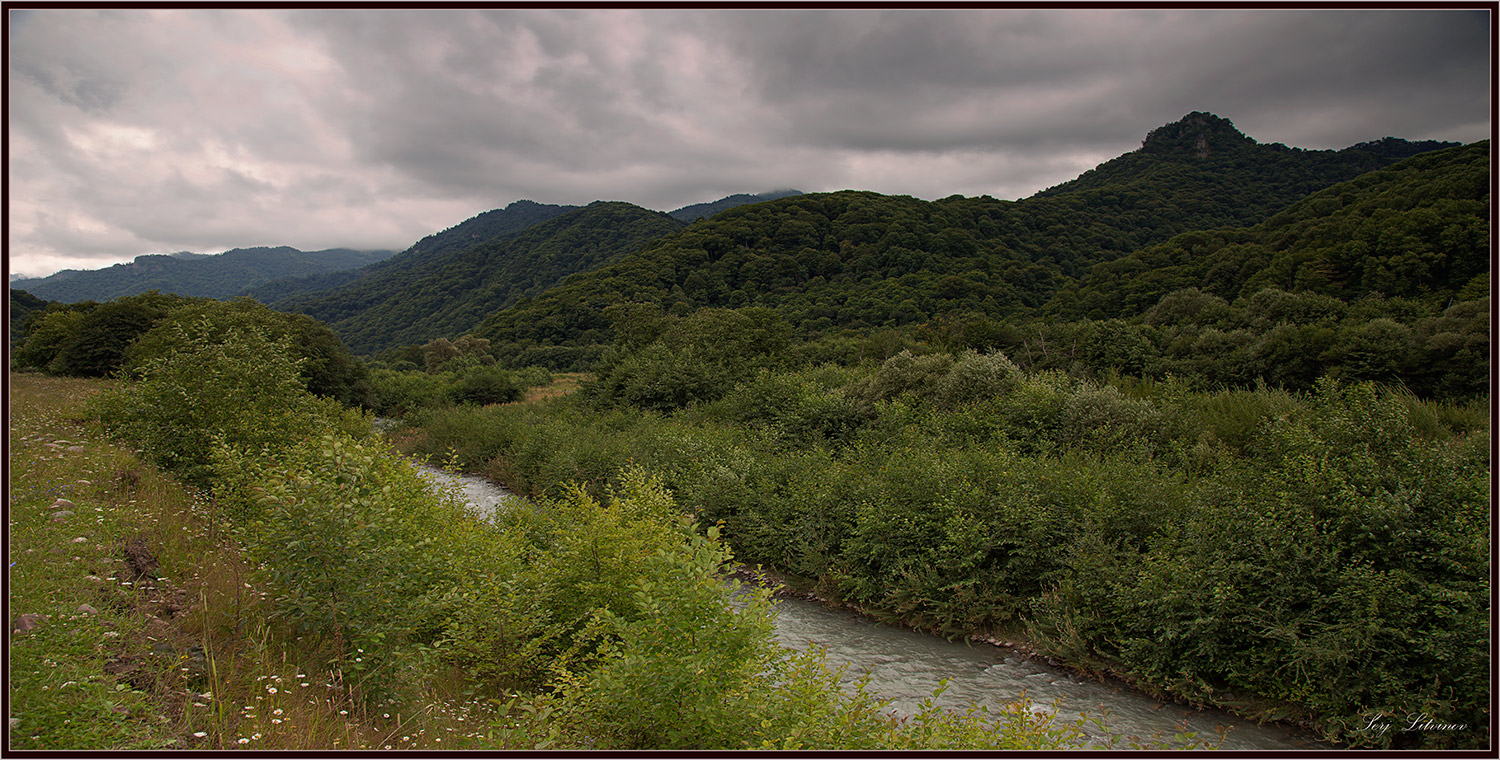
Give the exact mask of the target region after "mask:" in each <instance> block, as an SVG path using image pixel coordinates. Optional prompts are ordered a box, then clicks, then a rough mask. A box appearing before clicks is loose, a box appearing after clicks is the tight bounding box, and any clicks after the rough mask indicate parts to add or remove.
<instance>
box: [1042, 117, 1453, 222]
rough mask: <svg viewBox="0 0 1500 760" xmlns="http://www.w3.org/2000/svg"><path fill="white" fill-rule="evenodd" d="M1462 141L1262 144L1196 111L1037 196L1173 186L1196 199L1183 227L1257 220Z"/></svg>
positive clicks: (1389, 139) (1186, 209) (1188, 207)
mask: <svg viewBox="0 0 1500 760" xmlns="http://www.w3.org/2000/svg"><path fill="white" fill-rule="evenodd" d="M1457 145H1459V143H1454V142H1437V141H1433V140H1427V141H1423V142H1409V141H1406V140H1402V139H1399V138H1395V137H1386V138H1384V139H1381V140H1375V141H1370V142H1364V143H1360V144H1358V145H1354V146H1351V147H1349V148H1345V149H1343V150H1337V151H1334V150H1304V149H1302V148H1289V147H1287V146H1285V145H1282V144H1280V143H1270V144H1261V143H1257V142H1256V141H1255V140H1254V139H1253V138H1251V137H1249V136H1247V135H1245V134H1243V133H1242V132H1240V131H1239V130H1238V129H1236V128H1235V126H1234V124H1233V122H1231V121H1229V120H1228V119H1224V118H1221V117H1218V116H1215V115H1213V114H1210V113H1203V112H1193V113H1191V114H1188V115H1187V116H1185V117H1183V118H1182V119H1181V120H1179V121H1176V122H1172V123H1171V124H1165V125H1163V126H1160V127H1157V128H1156V129H1153V130H1151V132H1150V133H1149V134H1147V135H1146V139H1145V140H1143V141H1142V143H1141V147H1140V149H1139V150H1136V151H1132V152H1130V153H1126V154H1125V155H1123V156H1120V157H1118V158H1115V159H1111V160H1109V161H1106V162H1104V163H1103V164H1100V165H1099V166H1097V167H1095V168H1093V169H1090V170H1089V171H1087V172H1084V173H1083V174H1082V175H1079V177H1078V178H1076V179H1073V180H1070V181H1068V182H1064V183H1063V184H1061V185H1057V186H1054V187H1050V188H1048V189H1046V190H1043V191H1041V192H1038V193H1036V194H1035V195H1033V196H1031V197H1032V198H1033V199H1036V198H1048V197H1056V196H1062V195H1068V194H1075V193H1080V192H1089V191H1100V190H1104V189H1106V188H1108V189H1110V190H1111V191H1113V192H1130V191H1136V192H1150V190H1151V189H1154V188H1155V189H1159V188H1162V187H1164V186H1167V185H1173V186H1175V192H1176V193H1177V194H1179V195H1186V196H1191V197H1192V198H1194V200H1195V202H1194V203H1192V204H1190V205H1185V206H1183V207H1182V208H1181V211H1183V212H1184V214H1183V217H1182V219H1181V220H1180V222H1179V224H1181V225H1182V231H1187V230H1190V229H1210V228H1212V227H1214V226H1219V225H1222V224H1223V223H1225V222H1230V223H1232V224H1233V225H1234V226H1247V225H1250V224H1255V223H1257V222H1259V221H1260V220H1262V219H1264V218H1266V217H1268V216H1270V215H1271V214H1273V213H1275V212H1277V211H1280V210H1282V209H1283V208H1285V207H1286V206H1288V205H1290V204H1291V203H1292V202H1293V201H1295V200H1297V199H1299V198H1301V197H1303V196H1305V195H1307V194H1308V193H1311V192H1314V191H1317V190H1320V189H1322V188H1325V187H1327V186H1329V185H1331V184H1334V183H1335V182H1342V181H1344V180H1348V179H1353V178H1354V177H1357V176H1359V175H1360V174H1363V173H1365V172H1368V171H1373V170H1375V169H1379V168H1381V167H1383V166H1387V165H1389V164H1391V163H1393V162H1395V161H1398V160H1401V159H1404V158H1408V157H1410V156H1413V155H1416V154H1418V153H1422V152H1426V151H1431V150H1437V149H1441V148H1451V147H1456V146H1457Z"/></svg>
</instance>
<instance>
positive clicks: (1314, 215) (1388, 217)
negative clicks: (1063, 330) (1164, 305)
mask: <svg viewBox="0 0 1500 760" xmlns="http://www.w3.org/2000/svg"><path fill="white" fill-rule="evenodd" d="M1489 183H1490V143H1489V141H1488V140H1483V141H1480V142H1476V143H1472V144H1470V145H1466V146H1463V147H1460V148H1451V149H1447V150H1442V151H1438V152H1429V153H1425V154H1423V155H1419V156H1416V157H1414V158H1411V159H1408V160H1405V161H1402V162H1400V163H1398V164H1394V165H1392V166H1390V167H1388V168H1385V169H1380V170H1376V171H1372V172H1369V173H1366V174H1363V175H1361V176H1359V177H1356V178H1355V179H1352V180H1350V181H1348V182H1343V183H1340V184H1338V185H1335V186H1333V187H1330V188H1327V189H1324V190H1321V191H1319V192H1316V193H1313V194H1312V195H1309V196H1308V197H1306V198H1304V199H1303V200H1301V201H1298V202H1297V203H1296V204H1294V205H1293V206H1292V207H1291V208H1288V209H1286V210H1285V211H1282V212H1281V213H1278V214H1276V215H1274V216H1272V217H1271V218H1269V219H1267V220H1265V221H1264V222H1261V223H1260V224H1258V225H1255V226H1253V227H1243V228H1235V229H1221V230H1212V231H1207V230H1200V231H1193V232H1189V233H1185V234H1183V235H1179V236H1176V237H1174V238H1172V239H1171V240H1168V241H1166V242H1164V243H1161V244H1158V245H1153V246H1148V247H1145V248H1142V249H1140V250H1137V251H1134V252H1132V253H1131V254H1129V255H1127V256H1124V257H1121V258H1119V259H1116V260H1114V261H1107V262H1101V263H1099V264H1096V265H1094V267H1093V268H1092V269H1090V270H1089V272H1088V273H1087V274H1086V275H1085V276H1084V277H1082V278H1080V280H1079V282H1078V283H1077V285H1076V287H1070V288H1068V289H1065V290H1064V291H1062V292H1060V293H1059V294H1058V295H1057V296H1056V297H1054V299H1053V301H1052V302H1050V303H1049V304H1048V306H1047V309H1046V310H1047V312H1048V313H1049V314H1051V315H1053V316H1056V317H1062V318H1074V319H1076V318H1079V317H1085V316H1091V317H1095V318H1104V317H1132V316H1136V315H1138V314H1142V313H1144V312H1145V311H1147V310H1148V309H1150V308H1151V307H1152V306H1154V305H1156V303H1157V302H1158V301H1159V300H1161V298H1162V297H1163V296H1165V295H1167V294H1168V293H1170V292H1172V291H1175V290H1179V289H1182V288H1198V289H1200V290H1201V291H1202V292H1204V293H1208V294H1211V295H1214V296H1217V297H1219V298H1222V299H1224V300H1225V301H1234V300H1235V299H1237V298H1240V297H1246V296H1250V295H1253V294H1254V293H1255V292H1257V291H1259V290H1262V289H1264V288H1267V287H1274V288H1278V289H1281V290H1285V291H1307V292H1313V293H1319V294H1322V295H1327V296H1332V297H1335V298H1338V299H1341V300H1344V301H1354V300H1356V299H1358V298H1362V297H1366V296H1371V295H1374V296H1378V297H1382V298H1409V299H1419V300H1427V301H1432V302H1435V303H1437V302H1449V301H1453V300H1459V301H1463V300H1472V299H1476V298H1483V297H1484V296H1486V295H1488V292H1489V265H1490V262H1489V251H1490V248H1489V238H1490V228H1489V215H1490V201H1491V199H1490V192H1489V189H1490V185H1489Z"/></svg>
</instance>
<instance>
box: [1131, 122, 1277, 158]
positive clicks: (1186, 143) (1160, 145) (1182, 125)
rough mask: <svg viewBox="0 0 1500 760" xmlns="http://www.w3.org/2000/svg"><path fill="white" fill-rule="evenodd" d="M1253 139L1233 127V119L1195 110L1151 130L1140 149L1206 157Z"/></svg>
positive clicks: (1248, 143) (1179, 155)
mask: <svg viewBox="0 0 1500 760" xmlns="http://www.w3.org/2000/svg"><path fill="white" fill-rule="evenodd" d="M1254 144H1255V140H1252V139H1251V138H1249V137H1247V136H1245V134H1244V133H1243V132H1240V131H1239V130H1238V129H1235V127H1234V122H1232V121H1230V120H1228V119H1225V118H1222V117H1219V116H1215V115H1213V114H1211V113H1205V112H1203V111H1194V112H1192V113H1190V114H1188V115H1187V116H1184V117H1182V119H1180V120H1178V121H1174V122H1172V123H1170V124H1164V125H1162V126H1160V127H1157V128H1156V129H1153V130H1151V132H1150V133H1149V134H1147V135H1146V139H1145V140H1143V141H1141V152H1142V153H1149V154H1154V155H1163V156H1168V155H1175V156H1178V157H1182V158H1195V159H1200V160H1201V159H1205V158H1208V157H1209V156H1210V155H1212V154H1214V153H1217V152H1223V151H1227V150H1232V149H1235V148H1238V147H1242V146H1245V145H1254Z"/></svg>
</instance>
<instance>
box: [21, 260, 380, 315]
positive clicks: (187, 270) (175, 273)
mask: <svg viewBox="0 0 1500 760" xmlns="http://www.w3.org/2000/svg"><path fill="white" fill-rule="evenodd" d="M391 254H392V251H355V250H350V249H348V248H333V249H329V250H326V251H299V250H297V249H296V248H290V247H287V246H279V247H275V248H266V247H261V248H235V249H233V250H229V251H225V252H223V253H220V254H214V255H186V256H184V255H160V254H153V255H147V256H137V257H136V258H135V260H133V261H131V262H129V263H126V264H116V265H114V266H112V267H107V268H104V269H93V270H85V271H80V270H74V269H67V270H63V271H61V272H58V273H57V274H54V275H50V276H48V277H40V278H34V279H20V280H15V281H13V282H11V287H13V288H18V289H21V290H25V291H27V292H28V293H31V294H32V295H34V296H36V297H38V298H41V299H44V300H48V301H62V302H63V303H74V302H78V301H108V300H110V299H112V298H119V297H120V296H133V295H139V294H141V293H145V292H147V291H150V290H159V291H161V292H163V293H173V294H176V295H180V296H203V297H206V298H229V297H230V296H234V295H238V294H239V293H241V292H242V291H244V290H245V289H246V288H249V287H254V286H256V285H260V284H262V283H266V282H270V281H271V280H276V279H281V278H285V277H291V276H312V275H323V274H327V273H329V272H337V271H341V270H349V269H358V268H360V267H363V266H365V265H367V264H370V263H373V262H376V261H380V260H382V259H385V258H387V257H389V256H390V255H391Z"/></svg>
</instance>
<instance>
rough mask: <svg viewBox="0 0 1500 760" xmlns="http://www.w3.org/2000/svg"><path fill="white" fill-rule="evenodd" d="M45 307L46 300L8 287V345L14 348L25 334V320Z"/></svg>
mask: <svg viewBox="0 0 1500 760" xmlns="http://www.w3.org/2000/svg"><path fill="white" fill-rule="evenodd" d="M45 308H47V302H46V301H43V300H42V299H40V298H37V297H36V296H34V295H32V294H30V293H27V292H26V291H24V290H16V289H15V288H11V289H10V346H11V349H12V350H14V349H15V347H16V344H18V343H20V342H21V336H22V335H24V334H25V330H26V320H27V319H28V318H30V317H31V315H32V314H34V313H36V312H39V311H41V310H43V309H45Z"/></svg>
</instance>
